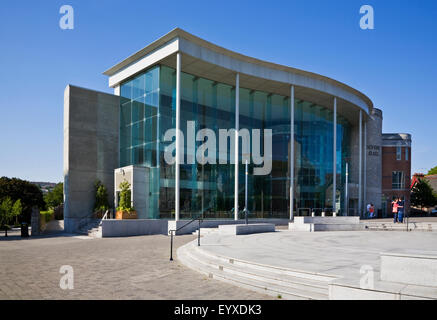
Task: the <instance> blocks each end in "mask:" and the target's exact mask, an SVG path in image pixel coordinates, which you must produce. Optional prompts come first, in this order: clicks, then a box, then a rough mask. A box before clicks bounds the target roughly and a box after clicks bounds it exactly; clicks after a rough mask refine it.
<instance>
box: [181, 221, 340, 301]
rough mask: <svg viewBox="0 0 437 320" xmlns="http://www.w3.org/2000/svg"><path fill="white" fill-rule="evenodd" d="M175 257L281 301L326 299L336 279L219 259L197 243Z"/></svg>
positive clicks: (195, 267) (210, 276)
mask: <svg viewBox="0 0 437 320" xmlns="http://www.w3.org/2000/svg"><path fill="white" fill-rule="evenodd" d="M208 231H209V232H211V231H212V230H211V231H210V230H208ZM212 232H214V231H212ZM202 233H203V229H202V230H201V234H202ZM177 256H178V259H179V261H180V262H181V263H182V264H184V265H186V266H187V267H189V268H191V269H193V270H195V271H197V272H200V273H203V274H205V275H206V276H208V277H209V278H214V279H217V280H221V281H224V282H228V283H231V284H233V285H237V286H239V287H242V288H246V289H249V290H253V291H257V292H259V293H264V294H267V295H270V296H274V297H276V298H282V299H295V300H296V299H298V300H300V299H302V300H327V299H328V298H329V296H328V294H329V291H328V285H329V283H330V282H331V281H333V280H335V277H333V276H328V275H322V274H317V273H310V272H303V271H296V270H291V269H286V268H279V267H273V266H266V265H261V264H257V263H252V262H247V261H243V260H239V259H232V258H227V257H223V256H219V255H216V254H213V253H210V252H208V251H206V250H203V249H202V247H198V246H197V240H196V241H193V242H190V243H188V244H186V245H184V246H182V247H180V248H179V249H178V251H177Z"/></svg>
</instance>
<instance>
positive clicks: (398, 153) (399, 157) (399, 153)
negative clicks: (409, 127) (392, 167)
mask: <svg viewBox="0 0 437 320" xmlns="http://www.w3.org/2000/svg"><path fill="white" fill-rule="evenodd" d="M396 160H402V147H396Z"/></svg>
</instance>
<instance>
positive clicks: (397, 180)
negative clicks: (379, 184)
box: [391, 171, 405, 190]
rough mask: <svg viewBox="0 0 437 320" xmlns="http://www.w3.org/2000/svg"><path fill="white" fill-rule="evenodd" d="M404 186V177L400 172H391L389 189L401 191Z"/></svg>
mask: <svg viewBox="0 0 437 320" xmlns="http://www.w3.org/2000/svg"><path fill="white" fill-rule="evenodd" d="M404 186H405V175H404V173H403V172H402V171H393V174H392V180H391V188H392V189H393V190H401V189H403V188H404Z"/></svg>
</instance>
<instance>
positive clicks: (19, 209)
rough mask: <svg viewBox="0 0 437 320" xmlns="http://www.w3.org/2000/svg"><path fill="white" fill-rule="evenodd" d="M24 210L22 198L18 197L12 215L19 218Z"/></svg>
mask: <svg viewBox="0 0 437 320" xmlns="http://www.w3.org/2000/svg"><path fill="white" fill-rule="evenodd" d="M22 212H23V206H22V205H21V200H20V199H18V200H17V201H15V203H14V205H13V206H12V216H13V217H15V219H17V218H18V217H19V216H20V215H21V213H22ZM16 222H17V221H16Z"/></svg>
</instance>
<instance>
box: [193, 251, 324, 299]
mask: <svg viewBox="0 0 437 320" xmlns="http://www.w3.org/2000/svg"><path fill="white" fill-rule="evenodd" d="M199 251H201V250H199ZM199 251H198V252H199ZM193 253H194V252H193ZM193 253H189V254H191V256H192V257H193V258H194V259H197V260H199V258H200V255H203V254H201V253H200V255H199V254H197V255H195V256H194V255H193ZM205 257H206V256H205ZM200 262H201V263H203V264H205V265H209V266H210V267H213V268H217V267H218V268H219V269H220V270H223V271H226V272H230V273H233V274H237V275H240V276H243V277H248V278H251V279H255V280H260V281H267V282H271V283H273V284H276V285H285V286H287V287H291V288H294V289H302V290H307V291H311V292H317V293H320V294H322V295H327V294H328V283H326V282H324V281H319V280H313V279H309V278H300V277H298V276H296V275H295V276H290V275H288V274H285V273H283V274H279V273H277V272H269V271H266V270H260V269H254V268H252V267H247V265H249V264H246V265H243V264H241V265H240V264H236V263H235V261H234V262H233V263H229V262H223V261H220V260H218V259H211V258H201V260H200Z"/></svg>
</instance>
